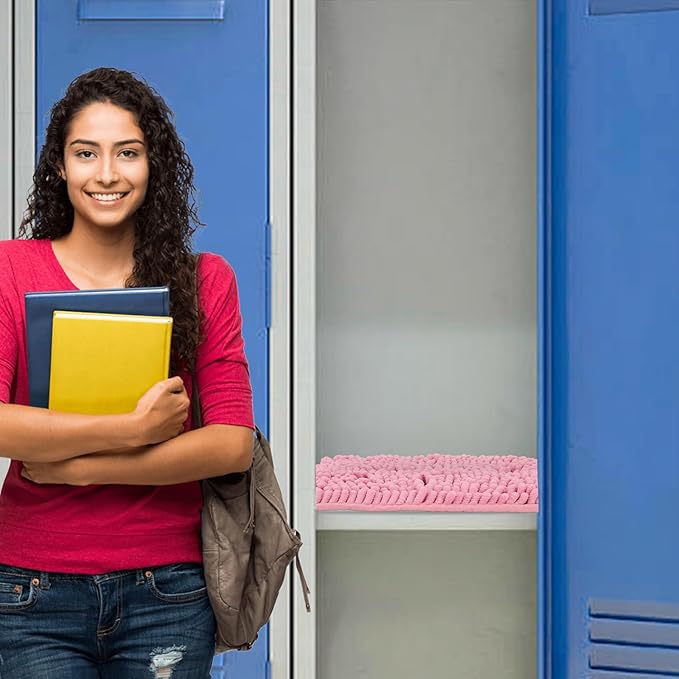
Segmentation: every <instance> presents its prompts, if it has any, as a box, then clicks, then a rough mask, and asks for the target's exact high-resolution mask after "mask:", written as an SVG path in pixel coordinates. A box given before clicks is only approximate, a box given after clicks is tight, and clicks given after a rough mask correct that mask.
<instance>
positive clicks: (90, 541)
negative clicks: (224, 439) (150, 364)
mask: <svg viewBox="0 0 679 679" xmlns="http://www.w3.org/2000/svg"><path fill="white" fill-rule="evenodd" d="M198 281H199V291H198V297H199V304H200V307H201V309H202V311H203V313H204V315H205V324H204V326H203V333H204V334H203V341H202V342H201V344H200V346H199V347H198V351H197V356H196V380H197V386H198V389H199V393H200V399H201V405H202V412H203V424H204V425H208V424H234V425H241V426H246V427H250V428H252V429H254V423H253V412H252V389H251V386H250V376H249V370H248V364H247V360H246V357H245V352H244V343H243V338H242V333H241V328H242V322H241V314H240V308H239V301H238V290H237V285H236V277H235V275H234V272H233V269H232V268H231V267H230V266H229V264H228V263H227V262H226V261H225V260H224V259H223V258H221V257H220V256H218V255H215V254H212V253H203V254H202V255H201V257H200V261H199V266H198ZM75 289H76V286H75V285H74V284H73V283H72V282H71V280H70V279H69V278H68V276H67V275H66V272H65V271H64V270H63V269H62V267H61V265H60V264H59V261H58V260H57V258H56V257H55V255H54V251H53V249H52V243H51V241H50V240H11V241H0V401H1V402H4V403H17V404H20V405H28V403H29V401H28V367H27V361H26V341H25V335H26V320H25V310H24V293H26V292H37V291H47V290H75ZM182 378H183V379H184V383H185V386H186V390H187V392H188V394H189V395H191V389H192V385H191V383H190V382H191V379H190V376H189V375H188V374H182ZM191 426H192V423H191V417H190V416H189V418H188V420H187V422H186V423H185V430H189V429H190V428H191ZM131 463H132V462H131ZM201 506H202V493H201V488H200V483H199V482H198V481H193V482H190V483H180V484H175V485H166V486H153V485H149V486H133V485H90V486H68V485H51V484H36V483H33V482H31V481H29V480H27V479H24V478H23V477H22V476H21V462H19V461H17V460H12V461H11V464H10V468H9V471H8V474H7V478H6V479H5V483H4V486H3V488H2V492H1V493H0V564H7V565H12V566H16V567H22V568H31V569H36V570H44V571H53V572H61V573H83V574H96V573H105V572H109V571H114V570H126V569H132V568H140V567H144V566H161V565H165V564H170V563H177V562H193V563H200V562H201V560H202V559H201V543H200V510H201Z"/></svg>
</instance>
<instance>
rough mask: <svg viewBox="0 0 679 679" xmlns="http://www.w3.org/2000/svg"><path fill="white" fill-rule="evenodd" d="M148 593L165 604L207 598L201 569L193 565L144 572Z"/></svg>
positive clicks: (199, 566) (176, 565)
mask: <svg viewBox="0 0 679 679" xmlns="http://www.w3.org/2000/svg"><path fill="white" fill-rule="evenodd" d="M145 573H146V583H147V585H148V588H149V592H151V594H153V596H154V597H156V598H157V599H160V600H161V601H165V602H167V603H174V604H177V603H189V602H191V601H199V600H201V599H205V598H207V587H206V586H205V575H204V573H203V567H202V566H201V565H199V564H195V563H180V564H172V565H171V566H160V567H158V568H149V569H148V570H146V571H145Z"/></svg>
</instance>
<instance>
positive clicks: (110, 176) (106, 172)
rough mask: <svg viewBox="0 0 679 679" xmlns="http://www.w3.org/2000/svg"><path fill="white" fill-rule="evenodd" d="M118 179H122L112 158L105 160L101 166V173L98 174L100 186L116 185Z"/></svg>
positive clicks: (97, 178)
mask: <svg viewBox="0 0 679 679" xmlns="http://www.w3.org/2000/svg"><path fill="white" fill-rule="evenodd" d="M118 179H120V177H119V175H118V172H117V171H116V169H115V167H114V164H113V161H112V160H111V159H110V158H106V157H105V158H103V159H102V161H101V164H100V166H99V172H98V173H97V176H96V180H97V181H98V182H99V183H100V184H104V185H109V184H115V182H117V181H118Z"/></svg>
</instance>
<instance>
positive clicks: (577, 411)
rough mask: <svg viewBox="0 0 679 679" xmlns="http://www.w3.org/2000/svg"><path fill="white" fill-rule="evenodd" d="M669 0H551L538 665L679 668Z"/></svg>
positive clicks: (545, 58) (568, 673) (678, 297)
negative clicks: (675, 641)
mask: <svg viewBox="0 0 679 679" xmlns="http://www.w3.org/2000/svg"><path fill="white" fill-rule="evenodd" d="M604 4H605V5H606V6H605V8H604ZM660 4H663V3H658V2H649V3H646V4H645V7H646V8H647V9H648V11H645V9H644V3H643V2H630V1H625V0H621V1H619V2H617V3H616V2H613V1H611V2H607V3H603V2H596V1H595V0H575V1H574V0H553V1H552V2H542V3H541V25H540V30H541V32H542V35H541V38H542V55H541V59H542V67H541V68H542V73H541V100H540V107H541V112H542V115H543V125H542V129H541V154H540V158H541V166H542V167H541V170H542V172H541V174H542V178H541V203H540V211H541V228H542V231H541V242H542V249H541V273H542V292H541V306H542V328H541V335H542V340H543V342H542V355H541V383H540V389H541V396H542V408H541V414H542V418H541V419H542V433H541V454H540V466H541V481H542V491H541V503H542V507H541V516H540V538H541V551H542V553H541V558H540V591H541V619H540V628H541V629H540V634H541V658H540V677H542V679H576V678H577V679H581V678H584V677H595V676H596V677H602V676H604V674H605V675H606V676H608V673H609V672H615V676H621V677H622V676H625V677H627V676H632V675H633V676H648V675H651V674H653V675H654V676H656V675H657V673H660V674H659V676H663V677H664V676H667V674H672V675H673V674H674V673H675V672H676V671H679V669H678V668H679V660H677V658H679V653H677V651H676V650H673V649H669V648H667V646H665V645H664V642H663V639H665V640H666V637H667V632H668V629H669V628H668V627H662V626H660V624H659V623H661V622H662V620H665V622H663V623H662V624H663V625H667V624H675V625H676V623H677V622H679V615H676V611H677V610H679V585H677V577H676V574H677V572H679V545H678V544H677V542H676V541H675V540H674V539H673V538H674V533H675V524H676V519H675V515H676V511H677V510H676V498H677V496H678V495H679V455H677V450H678V449H679V417H677V412H679V362H678V361H677V347H678V346H679V323H678V322H677V309H679V274H678V271H679V269H678V268H677V252H679V229H677V226H676V224H677V221H678V219H679V163H678V162H677V158H679V87H677V84H676V74H677V72H679V41H678V40H677V35H679V12H674V11H662V12H659V11H656V10H658V9H659V8H660V7H659V6H660ZM664 4H665V5H667V6H668V7H669V5H670V4H671V3H664ZM604 9H605V10H606V13H602V12H603V10H604ZM632 10H633V11H632ZM663 611H664V613H663V615H664V616H665V617H664V618H662V617H658V616H659V615H660V614H659V612H663ZM668 611H671V612H675V617H673V618H672V619H671V620H668V619H667V615H668ZM633 623H634V624H633ZM655 623H658V624H655ZM666 673H667V674H666Z"/></svg>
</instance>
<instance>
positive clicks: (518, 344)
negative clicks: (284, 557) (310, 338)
mask: <svg viewBox="0 0 679 679" xmlns="http://www.w3.org/2000/svg"><path fill="white" fill-rule="evenodd" d="M317 12H318V14H317V43H316V44H317V60H316V66H317V96H318V99H317V155H316V160H317V175H316V179H317V186H318V193H317V201H318V202H317V333H318V335H317V366H316V368H317V381H316V384H317V387H316V389H317V392H316V394H317V412H316V416H317V461H318V460H320V458H321V457H323V456H324V455H335V454H364V455H365V454H377V453H392V454H423V453H431V452H440V453H452V454H462V453H465V454H521V455H531V456H535V455H536V420H537V410H536V408H537V406H536V379H537V375H536V294H537V293H536V236H535V234H536V216H535V215H536V209H535V203H536V200H535V180H536V173H535V166H536V160H535V157H536V117H535V116H536V113H535V109H536V104H535V102H536V94H535V92H536V58H535V52H536V39H535V34H536V17H535V6H534V2H533V0H481V1H479V0H419V1H414V0H342V1H341V2H340V1H336V0H320V1H319V2H318V4H317ZM535 541H536V538H535V533H534V532H530V531H525V532H521V531H484V532H468V531H432V532H427V531H422V532H419V531H408V532H405V531H403V532H398V531H382V532H377V531H368V532H366V531H356V532H347V531H324V532H319V534H318V541H317V574H318V575H317V580H316V596H317V605H318V618H317V647H316V653H317V656H316V657H317V676H318V677H319V679H346V677H357V678H358V677H369V678H370V679H382V678H385V679H386V678H387V677H389V678H392V677H408V676H423V673H424V674H426V676H431V677H446V678H447V677H450V678H455V679H457V678H460V679H463V678H464V679H494V678H495V677H503V679H530V677H534V676H535V615H536V579H535V577H536V576H535V571H536V568H535V561H536V555H535Z"/></svg>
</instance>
